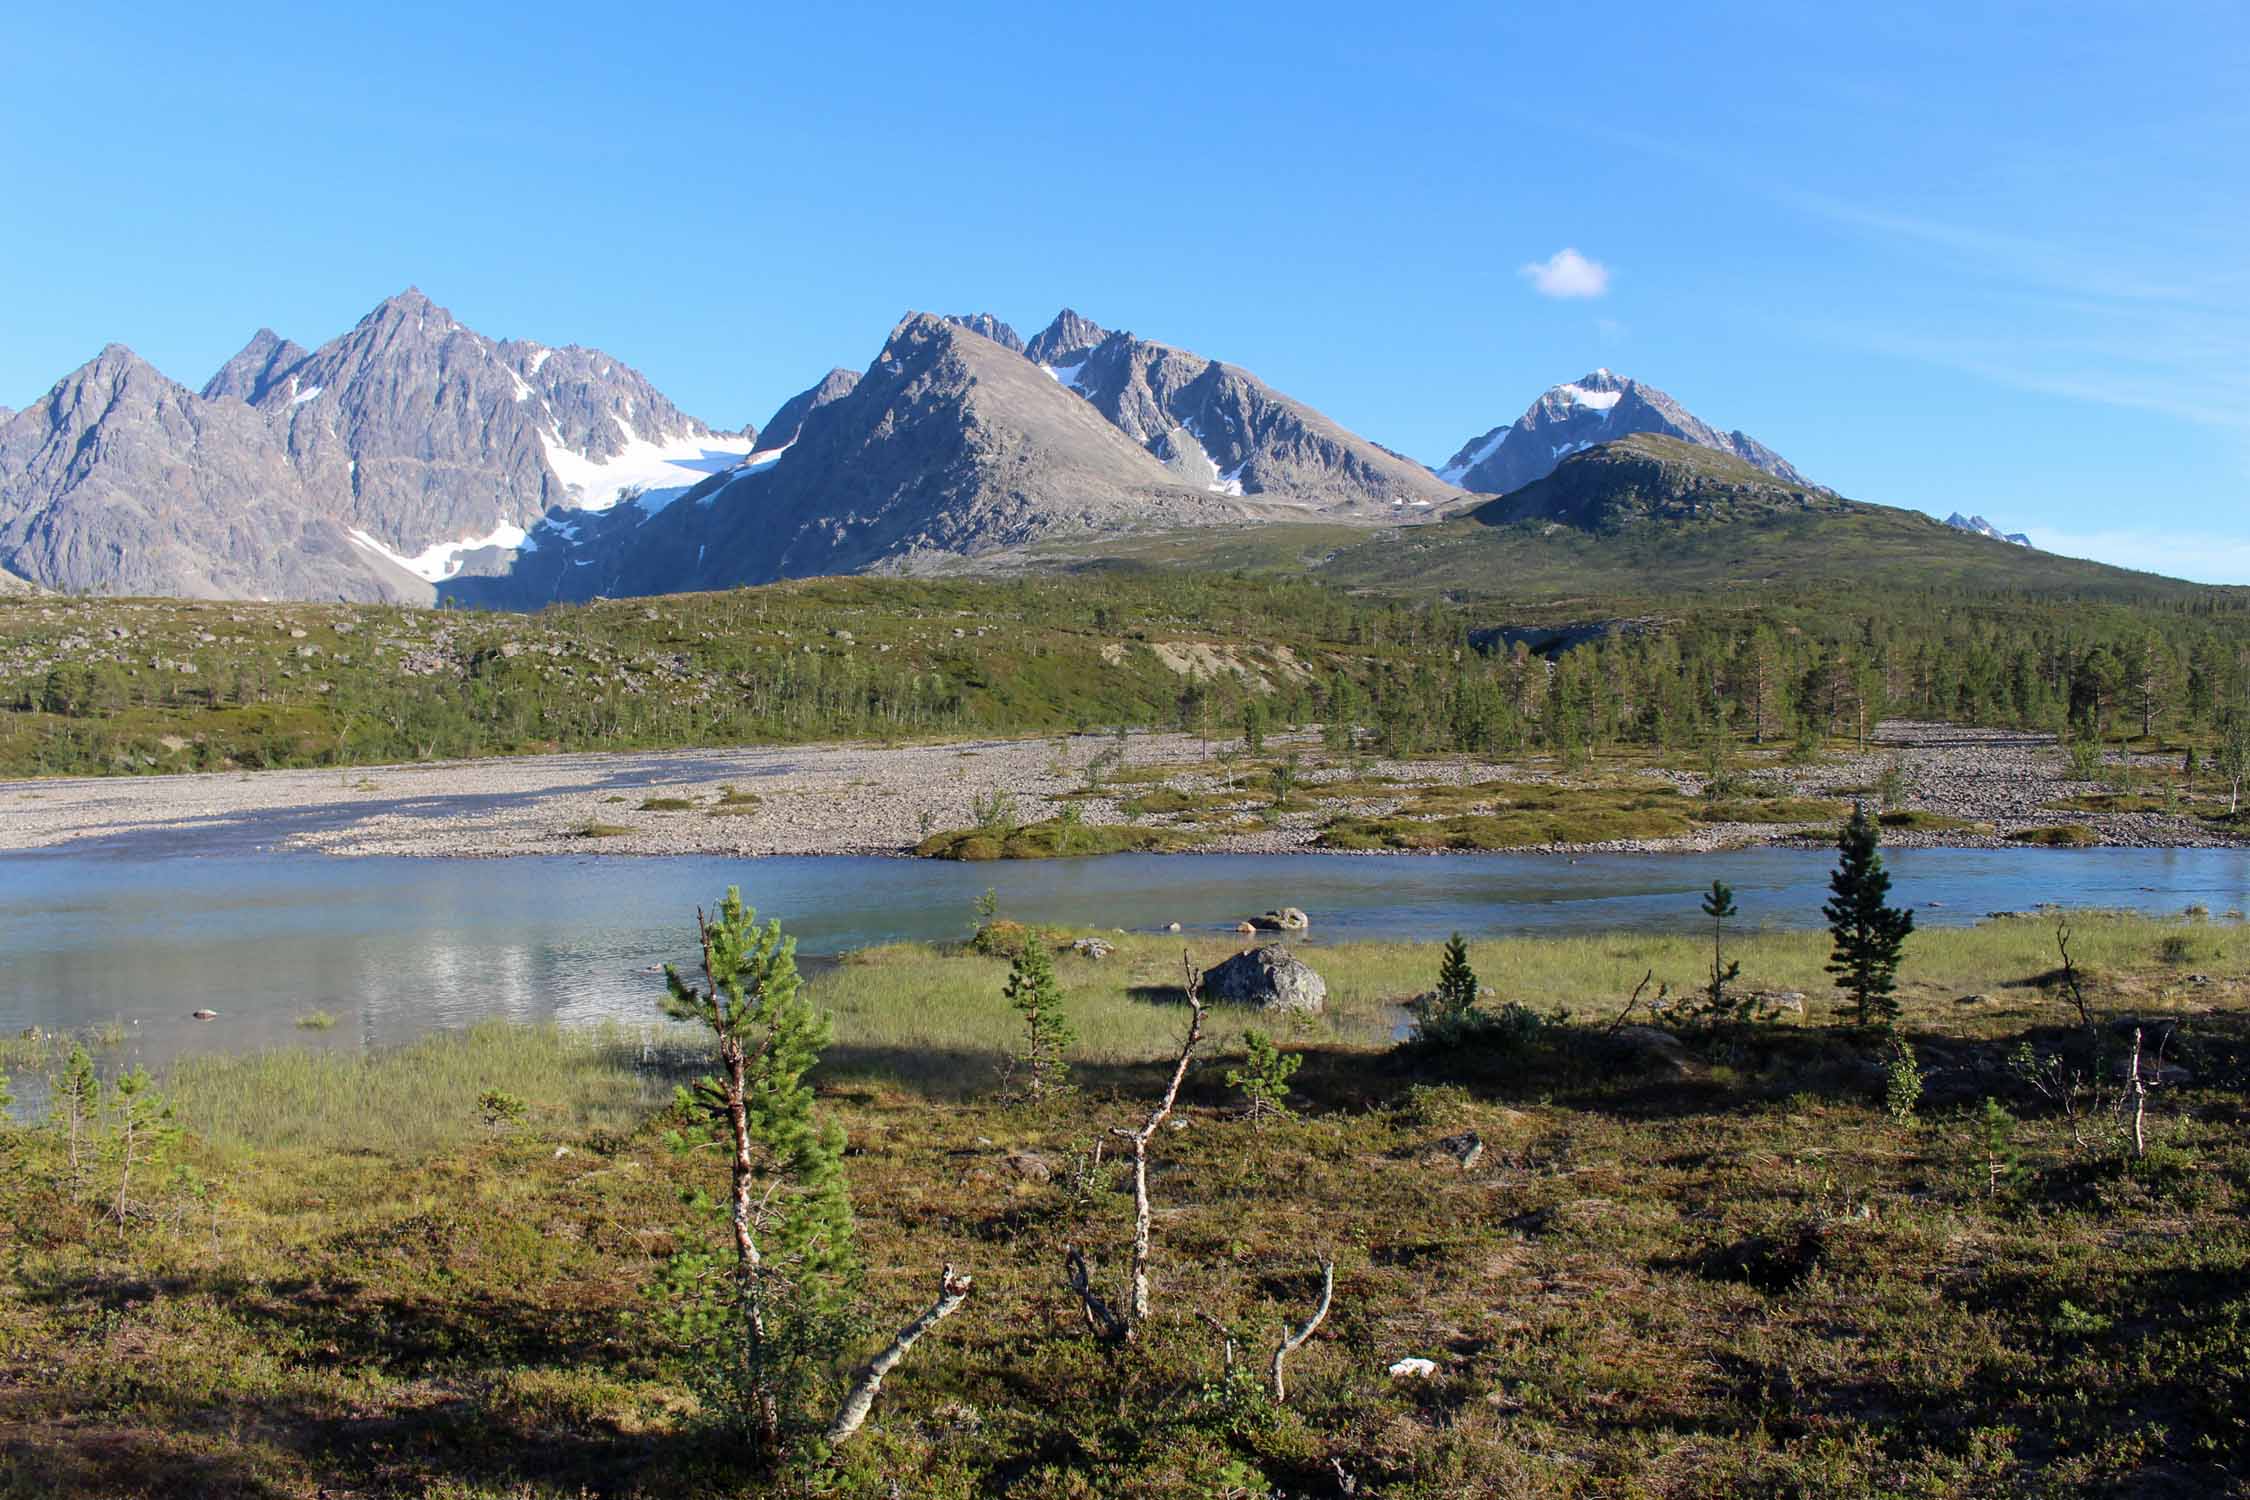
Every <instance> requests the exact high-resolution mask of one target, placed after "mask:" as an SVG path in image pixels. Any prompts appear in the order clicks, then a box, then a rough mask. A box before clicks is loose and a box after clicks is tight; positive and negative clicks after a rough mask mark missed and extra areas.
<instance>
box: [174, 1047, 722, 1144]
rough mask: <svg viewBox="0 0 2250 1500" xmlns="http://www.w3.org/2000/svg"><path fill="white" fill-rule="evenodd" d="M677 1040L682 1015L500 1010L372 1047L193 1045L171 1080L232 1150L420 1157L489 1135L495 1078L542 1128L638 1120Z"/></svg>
mask: <svg viewBox="0 0 2250 1500" xmlns="http://www.w3.org/2000/svg"><path fill="white" fill-rule="evenodd" d="M644 1042H645V1044H646V1060H645V1061H644ZM677 1046H678V1039H677V1037H676V1035H675V1034H674V1033H673V1031H672V1028H670V1027H669V1026H662V1027H651V1028H649V1029H648V1030H647V1031H646V1032H645V1033H644V1032H643V1031H640V1030H627V1029H625V1028H623V1027H617V1026H609V1027H596V1028H591V1029H582V1030H570V1029H564V1028H561V1027H556V1026H522V1025H514V1024H510V1023H507V1022H501V1021H492V1022H487V1023H485V1024H483V1025H479V1026H472V1027H469V1028H468V1029H466V1030H464V1031H460V1032H452V1033H446V1034H443V1035H438V1036H432V1037H428V1038H425V1039H423V1040H421V1041H418V1042H415V1043H412V1044H410V1045H408V1046H404V1047H398V1048H392V1049H385V1050H382V1051H376V1052H368V1053H350V1052H335V1051H314V1050H309V1049H301V1048H289V1049H283V1050H276V1051H271V1052H262V1053H255V1054H251V1055H249V1056H243V1057H220V1056H195V1057H186V1058H182V1059H180V1060H179V1061H178V1062H176V1063H174V1064H173V1065H172V1067H171V1068H170V1069H169V1070H168V1071H167V1073H166V1075H165V1080H164V1082H165V1087H166V1089H167V1091H168V1093H169V1095H170V1097H171V1100H172V1104H173V1107H174V1109H175V1110H176V1111H177V1112H178V1116H179V1119H180V1122H181V1123H182V1124H184V1125H185V1126H187V1128H188V1129H190V1130H192V1131H194V1132H195V1133H196V1134H197V1135H198V1136H199V1137H201V1138H202V1139H203V1140H205V1141H207V1142H208V1143H209V1144H210V1145H211V1146H212V1147H213V1148H215V1149H217V1150H219V1151H221V1152H241V1151H264V1150H292V1149H310V1150H321V1151H376V1152H382V1153H385V1154H391V1155H405V1156H412V1155H417V1154H420V1153H424V1152H428V1151H433V1150H442V1149H445V1148H447V1147H451V1146H456V1145H458V1144H460V1143H461V1142H463V1141H465V1140H469V1139H472V1138H473V1137H475V1136H476V1135H477V1133H478V1132H479V1131H480V1130H481V1129H482V1115H481V1113H480V1111H479V1107H478V1103H477V1101H478V1099H479V1098H480V1096H482V1095H483V1094H485V1093H487V1092H489V1091H492V1090H495V1089H499V1090H505V1091H506V1092H508V1093H511V1094H514V1095H517V1096H519V1097H521V1098H522V1099H524V1100H525V1101H526V1102H527V1104H528V1106H529V1114H528V1123H529V1125H530V1126H531V1127H532V1128H534V1129H538V1130H546V1131H571V1132H582V1131H588V1130H630V1129H632V1128H633V1127H634V1125H635V1124H637V1123H638V1122H639V1121H640V1120H641V1119H642V1118H643V1117H644V1116H645V1115H646V1114H647V1113H648V1111H649V1110H651V1109H653V1108H655V1107H657V1106H658V1105H660V1104H661V1103H663V1101H664V1100H665V1099H666V1098H667V1097H669V1095H670V1092H671V1087H672V1082H673V1079H674V1076H675V1075H683V1076H684V1068H685V1064H683V1063H682V1062H681V1060H680V1054H679V1053H678V1051H677V1050H676V1049H677Z"/></svg>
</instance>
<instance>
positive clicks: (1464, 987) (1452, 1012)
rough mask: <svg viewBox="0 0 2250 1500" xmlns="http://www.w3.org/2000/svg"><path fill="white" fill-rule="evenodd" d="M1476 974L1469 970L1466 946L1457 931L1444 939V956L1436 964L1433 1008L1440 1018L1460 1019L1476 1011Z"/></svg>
mask: <svg viewBox="0 0 2250 1500" xmlns="http://www.w3.org/2000/svg"><path fill="white" fill-rule="evenodd" d="M1476 1003H1477V971H1476V970H1474V969H1472V968H1470V967H1469V945H1468V943H1467V942H1465V941H1463V939H1462V937H1461V934H1460V933H1458V932H1456V933H1455V934H1453V936H1452V937H1450V938H1448V939H1447V940H1446V944H1445V957H1444V958H1443V959H1442V960H1440V961H1439V963H1438V981H1437V997H1436V1000H1435V1002H1434V1008H1435V1009H1436V1011H1437V1013H1438V1014H1439V1015H1441V1016H1444V1017H1447V1018H1448V1019H1452V1020H1459V1019H1460V1018H1461V1017H1463V1016H1466V1015H1467V1014H1468V1013H1469V1012H1470V1011H1471V1010H1473V1009H1475V1008H1476Z"/></svg>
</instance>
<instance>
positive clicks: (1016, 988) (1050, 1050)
mask: <svg viewBox="0 0 2250 1500" xmlns="http://www.w3.org/2000/svg"><path fill="white" fill-rule="evenodd" d="M1003 993H1004V994H1005V995H1006V996H1007V998H1008V1003H1009V1004H1010V1005H1012V1006H1014V1007H1015V1008H1016V1010H1017V1012H1018V1013H1019V1014H1021V1015H1022V1016H1023V1045H1022V1046H1021V1047H1020V1048H1019V1049H1018V1050H1017V1051H1016V1052H1015V1053H1014V1054H1013V1055H1012V1056H1010V1057H1009V1059H1008V1072H1009V1075H1010V1081H1011V1085H1012V1086H1011V1089H1010V1092H1011V1093H1012V1094H1013V1096H1014V1097H1015V1098H1017V1099H1020V1100H1022V1101H1023V1102H1024V1103H1026V1104H1033V1105H1038V1104H1045V1103H1047V1102H1049V1101H1050V1100H1053V1099H1057V1098H1060V1097H1061V1096H1062V1095H1063V1094H1065V1093H1067V1092H1069V1090H1070V1059H1069V1057H1068V1053H1069V1051H1070V1045H1071V1043H1072V1042H1073V1041H1075V1040H1076V1039H1077V1038H1076V1037H1075V1036H1074V1035H1073V1034H1072V1033H1071V1029H1070V1023H1069V1021H1068V1020H1066V1019H1065V1018H1064V1016H1063V989H1062V984H1061V982H1060V981H1058V980H1057V979H1056V978H1055V961H1054V959H1053V958H1052V957H1050V956H1049V954H1048V952H1047V947H1046V945H1045V944H1044V943H1041V942H1039V941H1037V940H1036V939H1035V940H1033V941H1030V942H1026V943H1025V944H1024V945H1023V949H1022V951H1021V952H1019V953H1017V954H1016V956H1015V958H1014V960H1013V961H1012V962H1011V963H1010V964H1009V965H1008V984H1007V988H1006V989H1005V990H1004V991H1003Z"/></svg>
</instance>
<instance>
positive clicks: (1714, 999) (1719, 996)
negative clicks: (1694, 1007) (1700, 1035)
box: [1703, 880, 1742, 1016]
mask: <svg viewBox="0 0 2250 1500" xmlns="http://www.w3.org/2000/svg"><path fill="white" fill-rule="evenodd" d="M1703 915H1705V916H1707V917H1709V918H1710V919H1711V986H1710V991H1709V993H1710V997H1711V1007H1710V1008H1711V1014H1712V1015H1714V1016H1720V1015H1724V1014H1726V1012H1727V1008H1728V1007H1727V986H1728V985H1730V984H1732V983H1734V982H1735V980H1736V979H1738V978H1740V977H1741V975H1742V965H1741V964H1740V963H1731V964H1730V963H1727V962H1726V961H1725V960H1726V951H1725V950H1726V936H1727V918H1729V917H1734V916H1740V915H1741V909H1740V908H1739V907H1737V906H1736V905H1735V904H1734V887H1732V886H1730V885H1728V884H1727V883H1726V882H1725V881H1722V880H1714V881H1712V882H1711V889H1709V890H1708V891H1705V892H1704V893H1703Z"/></svg>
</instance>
